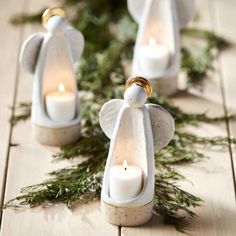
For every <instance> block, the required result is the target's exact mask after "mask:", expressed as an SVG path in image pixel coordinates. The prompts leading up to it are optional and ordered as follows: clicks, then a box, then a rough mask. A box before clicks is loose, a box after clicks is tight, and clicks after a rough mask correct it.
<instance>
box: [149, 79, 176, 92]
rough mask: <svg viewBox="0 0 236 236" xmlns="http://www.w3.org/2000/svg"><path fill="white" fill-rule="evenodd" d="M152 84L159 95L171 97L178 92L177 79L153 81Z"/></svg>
mask: <svg viewBox="0 0 236 236" xmlns="http://www.w3.org/2000/svg"><path fill="white" fill-rule="evenodd" d="M150 82H151V85H152V87H153V89H154V91H156V92H157V94H158V95H163V96H171V95H173V94H175V93H176V92H177V90H178V78H177V77H171V78H160V79H153V80H150Z"/></svg>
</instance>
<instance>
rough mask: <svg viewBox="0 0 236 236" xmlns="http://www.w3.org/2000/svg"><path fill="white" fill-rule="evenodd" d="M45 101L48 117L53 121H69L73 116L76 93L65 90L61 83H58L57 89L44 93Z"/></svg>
mask: <svg viewBox="0 0 236 236" xmlns="http://www.w3.org/2000/svg"><path fill="white" fill-rule="evenodd" d="M45 102H46V110H47V114H48V116H49V118H50V119H52V120H54V121H69V120H72V119H73V118H74V117H75V110H76V94H75V93H73V92H71V91H66V90H65V87H64V85H63V84H59V86H58V91H54V92H51V93H48V94H46V96H45Z"/></svg>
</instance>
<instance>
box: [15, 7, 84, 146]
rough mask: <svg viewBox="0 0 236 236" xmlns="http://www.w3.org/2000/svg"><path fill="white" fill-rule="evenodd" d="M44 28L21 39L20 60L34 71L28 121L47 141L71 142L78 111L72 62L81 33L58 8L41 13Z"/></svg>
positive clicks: (78, 54)
mask: <svg viewBox="0 0 236 236" xmlns="http://www.w3.org/2000/svg"><path fill="white" fill-rule="evenodd" d="M42 23H43V26H44V27H45V28H46V30H47V32H45V33H44V32H42V33H36V34H33V35H31V36H30V37H29V38H28V39H26V41H25V42H24V44H23V46H22V49H21V54H20V63H21V66H22V67H23V69H24V70H25V71H27V72H28V73H30V74H33V75H34V83H33V98H32V117H31V118H32V123H33V130H34V133H35V136H36V139H37V140H38V141H39V142H40V143H43V144H47V145H56V146H59V145H65V144H68V143H71V142H74V141H75V140H76V139H77V138H78V137H79V134H80V111H79V100H78V94H77V85H76V80H75V71H74V68H73V64H74V63H75V62H77V61H78V59H79V58H80V57H81V54H82V52H83V48H84V38H83V35H82V34H81V33H80V32H79V31H77V30H75V29H74V28H72V27H71V26H69V24H68V22H67V20H66V19H65V12H64V11H63V10H62V9H60V8H57V7H55V8H51V9H47V10H46V11H45V12H44V14H43V16H42Z"/></svg>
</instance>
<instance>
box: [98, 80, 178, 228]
mask: <svg viewBox="0 0 236 236" xmlns="http://www.w3.org/2000/svg"><path fill="white" fill-rule="evenodd" d="M146 99H147V93H146V91H145V89H144V88H143V87H141V86H140V85H139V84H135V83H133V84H132V85H131V86H130V87H129V88H128V89H127V90H126V91H125V94H124V100H123V99H114V100H111V101H109V102H107V103H105V104H104V105H103V107H102V109H101V112H100V125H101V127H102V129H103V131H104V132H105V134H106V135H107V136H108V137H109V138H110V139H111V142H110V147H109V153H108V158H107V163H106V167H105V173H104V179H103V186H102V193H101V199H102V204H105V205H115V206H119V207H129V209H130V207H131V208H132V207H134V208H135V207H137V206H147V205H148V204H149V205H148V209H146V211H145V212H146V213H145V214H146V218H150V215H152V201H153V197H154V180H155V163H154V152H155V150H157V149H161V148H163V147H164V146H166V145H167V144H168V143H169V141H170V140H171V138H172V136H173V133H174V120H173V118H172V117H171V115H170V114H169V113H168V112H167V111H166V110H165V109H164V108H162V107H160V106H158V105H155V104H146V105H145V101H146ZM124 160H126V161H127V162H128V163H130V164H135V165H137V166H139V167H141V169H142V172H143V187H142V191H141V192H140V194H139V195H138V196H137V197H135V198H133V199H131V200H128V201H114V199H112V198H111V197H110V195H109V175H110V173H109V170H110V168H111V167H112V166H113V165H116V164H119V163H122V162H123V161H124ZM127 191H129V190H128V189H127ZM105 212H106V211H105ZM105 214H106V213H105ZM108 218H109V217H108ZM140 220H141V221H139V220H137V219H136V221H135V222H133V223H127V222H120V223H117V224H122V225H134V224H135V225H138V224H140V223H143V221H142V220H143V219H140ZM146 220H147V219H146ZM108 221H110V222H111V223H114V224H116V222H114V221H113V220H109V219H108ZM112 221H113V222H112Z"/></svg>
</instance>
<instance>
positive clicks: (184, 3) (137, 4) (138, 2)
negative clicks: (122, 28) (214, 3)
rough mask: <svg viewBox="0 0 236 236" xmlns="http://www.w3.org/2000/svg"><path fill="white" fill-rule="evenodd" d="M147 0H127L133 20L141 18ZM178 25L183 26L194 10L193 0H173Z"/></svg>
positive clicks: (137, 20)
mask: <svg viewBox="0 0 236 236" xmlns="http://www.w3.org/2000/svg"><path fill="white" fill-rule="evenodd" d="M145 1H147V0H128V10H129V12H130V14H131V15H132V17H133V18H134V20H135V21H136V22H137V23H139V21H140V19H141V18H142V13H143V9H144V4H145ZM156 1H160V0H156ZM175 1H176V8H177V14H178V19H179V25H180V27H184V26H185V25H186V24H187V23H188V22H189V21H190V20H191V19H192V17H193V15H194V12H195V5H194V0H175Z"/></svg>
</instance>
